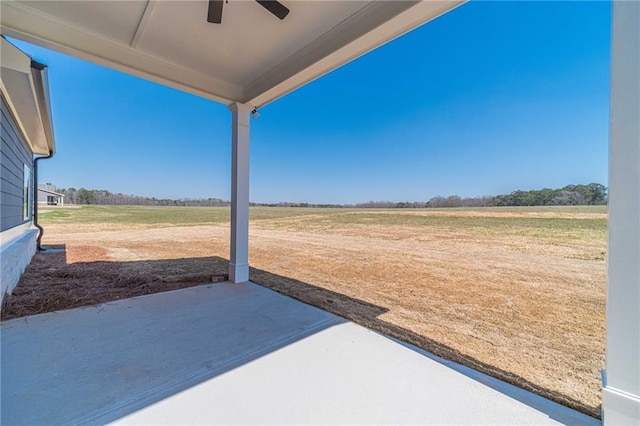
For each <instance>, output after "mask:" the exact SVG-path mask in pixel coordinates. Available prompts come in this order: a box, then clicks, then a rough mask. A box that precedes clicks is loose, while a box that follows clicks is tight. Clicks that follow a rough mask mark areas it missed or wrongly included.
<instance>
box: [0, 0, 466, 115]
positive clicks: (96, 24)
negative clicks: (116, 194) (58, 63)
mask: <svg viewBox="0 0 640 426" xmlns="http://www.w3.org/2000/svg"><path fill="white" fill-rule="evenodd" d="M463 2H464V0H451V1H448V0H444V1H358V0H353V1H335V0H334V1H300V0H282V3H283V4H285V5H286V6H287V7H288V8H289V9H290V11H291V12H290V13H289V15H288V16H287V18H286V19H284V20H283V21H280V20H279V19H277V18H275V17H274V16H272V15H271V14H270V13H269V12H268V11H267V10H265V9H264V8H263V7H261V6H260V5H259V4H258V3H256V2H255V1H251V0H230V1H229V2H228V3H226V4H225V5H224V11H223V18H222V24H212V23H209V22H207V20H206V16H207V4H208V3H207V1H206V0H198V1H166V0H148V1H147V0H134V1H15V0H8V1H5V0H3V1H2V2H0V24H1V29H2V33H3V34H6V35H9V36H11V37H15V38H19V39H22V40H25V41H28V42H32V43H35V44H39V45H42V46H45V47H48V48H51V49H54V50H58V51H61V52H64V53H67V54H71V55H73V56H77V57H80V58H82V59H86V60H89V61H92V62H96V63H99V64H102V65H105V66H108V67H111V68H115V69H118V70H120V71H124V72H128V73H131V74H134V75H137V76H139V77H143V78H147V79H150V80H153V81H156V82H159V83H162V84H166V85H169V86H172V87H175V88H179V89H182V90H185V91H188V92H191V93H194V94H197V95H200V96H204V97H207V98H210V99H213V100H216V101H219V102H223V103H225V104H229V103H232V102H241V103H247V104H250V105H252V106H256V107H260V106H263V105H265V104H267V103H269V102H271V101H273V100H275V99H277V98H279V97H281V96H283V95H285V94H286V93H289V92H291V91H292V90H295V89H296V88H298V87H300V86H302V85H304V84H306V83H308V82H309V81H312V80H314V79H316V78H318V77H319V76H322V75H324V74H326V73H327V72H330V71H332V70H333V69H335V68H337V67H339V66H341V65H343V64H345V63H347V62H349V61H351V60H353V59H355V58H357V57H358V56H360V55H362V54H364V53H367V52H368V51H370V50H373V49H375V48H376V47H378V46H380V45H382V44H384V43H386V42H387V41H389V40H392V39H393V38H395V37H397V36H399V35H401V34H403V33H405V32H407V31H410V30H412V29H413V28H415V27H417V26H419V25H421V24H423V23H425V22H427V21H429V20H431V19H433V18H435V17H437V16H440V15H442V14H443V13H445V12H447V11H449V10H451V9H453V8H455V7H456V6H458V5H459V4H461V3H463Z"/></svg>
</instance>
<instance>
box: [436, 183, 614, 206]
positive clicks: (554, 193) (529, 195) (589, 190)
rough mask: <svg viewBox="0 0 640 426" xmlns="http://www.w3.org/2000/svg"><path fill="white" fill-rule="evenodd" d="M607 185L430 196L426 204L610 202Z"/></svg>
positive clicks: (576, 203)
mask: <svg viewBox="0 0 640 426" xmlns="http://www.w3.org/2000/svg"><path fill="white" fill-rule="evenodd" d="M607 201H608V193H607V187H606V186H604V185H601V184H599V183H590V184H588V185H567V186H565V187H564V188H557V189H550V188H543V189H534V190H531V191H513V192H512V193H510V194H506V195H495V196H484V197H470V198H462V197H459V196H457V195H451V196H449V197H442V196H437V197H433V198H431V199H430V200H429V201H428V202H427V204H426V207H434V208H436V207H490V206H584V205H604V204H607Z"/></svg>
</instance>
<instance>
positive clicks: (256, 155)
mask: <svg viewBox="0 0 640 426" xmlns="http://www.w3.org/2000/svg"><path fill="white" fill-rule="evenodd" d="M610 7H611V6H610V3H608V2H531V3H529V2H506V1H498V2H478V1H474V2H470V3H468V4H466V5H464V6H462V7H459V8H458V9H456V10H454V11H452V12H450V13H449V14H447V15H445V16H442V17H440V18H438V19H436V20H435V21H432V22H430V23H428V24H427V25H424V26H423V27H421V28H418V29H417V30H415V31H413V32H411V33H409V34H407V35H405V36H403V37H401V38H399V39H397V40H395V41H393V42H391V43H389V44H387V45H385V46H383V47H381V48H379V49H377V50H376V51H374V52H372V53H370V54H368V55H366V56H364V57H361V58H360V59H358V60H356V61H354V62H352V63H350V64H348V65H346V66H344V67H342V68H340V69H338V70H336V71H334V72H333V73H331V74H329V75H327V76H325V77H323V78H321V79H319V80H316V81H315V82H313V83H311V84H309V85H307V86H305V87H303V88H301V89H299V90H298V91H296V92H294V93H292V94H289V95H287V96H286V97H284V98H282V99H280V100H278V101H276V102H275V103H273V104H270V105H268V106H266V107H265V108H263V109H262V110H261V116H260V118H259V119H257V120H253V121H252V139H251V144H252V146H251V149H252V151H251V200H252V201H254V202H277V201H297V202H314V203H357V202H364V201H369V200H389V201H426V200H427V199H429V198H431V197H433V196H436V195H452V194H458V195H461V196H476V195H489V194H500V193H508V192H511V191H513V190H516V189H536V188H541V187H560V186H564V185H567V184H572V183H590V182H599V183H603V184H605V185H606V184H607V138H608V102H609V43H610V18H611V16H610ZM16 44H18V46H19V47H21V48H22V49H23V50H24V51H25V52H27V53H28V54H30V55H31V56H33V57H34V58H35V59H37V60H39V61H41V62H43V63H45V64H47V65H48V66H49V80H50V90H51V99H52V109H53V120H54V130H55V134H56V142H57V148H58V152H57V154H56V156H55V157H54V158H53V159H52V160H50V161H46V162H43V163H41V171H40V176H41V179H40V180H41V181H42V182H44V181H47V182H53V183H55V184H56V185H58V186H59V187H76V188H80V187H84V188H91V189H108V190H110V191H113V192H123V193H127V194H135V195H145V196H155V197H159V198H207V197H217V198H223V199H229V186H230V155H231V154H230V113H229V111H227V109H226V107H225V106H224V105H221V104H217V103H214V102H212V101H208V100H205V99H202V98H198V97H195V96H192V95H188V94H185V93H181V92H179V91H177V90H173V89H170V88H166V87H163V86H160V85H157V84H155V83H151V82H147V81H144V80H141V79H138V78H135V77H131V76H127V75H125V74H122V73H119V72H116V71H112V70H109V69H106V68H103V67H100V66H97V65H93V64H90V63H87V62H83V61H80V60H78V59H74V58H71V57H68V56H65V55H61V54H58V53H55V52H52V51H48V50H46V49H42V48H39V47H35V46H31V45H28V44H25V43H20V42H18V43H16Z"/></svg>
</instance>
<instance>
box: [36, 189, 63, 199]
mask: <svg viewBox="0 0 640 426" xmlns="http://www.w3.org/2000/svg"><path fill="white" fill-rule="evenodd" d="M38 192H44V193H46V194H51V195H55V196H57V197H64V196H65V195H64V194H61V193H59V192H55V191H49V190H48V189H44V188H38Z"/></svg>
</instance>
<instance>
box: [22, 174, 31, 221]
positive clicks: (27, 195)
mask: <svg viewBox="0 0 640 426" xmlns="http://www.w3.org/2000/svg"><path fill="white" fill-rule="evenodd" d="M22 184H23V197H22V218H23V219H24V220H28V219H29V218H31V208H30V207H31V169H30V168H29V166H27V165H26V164H25V165H24V174H23V178H22Z"/></svg>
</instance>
